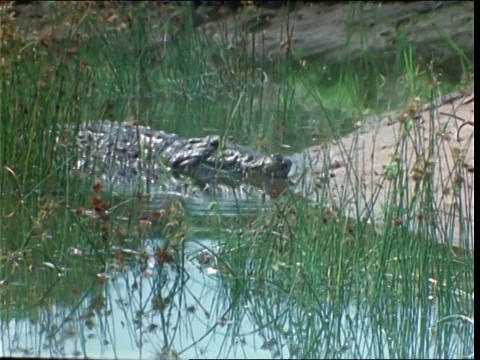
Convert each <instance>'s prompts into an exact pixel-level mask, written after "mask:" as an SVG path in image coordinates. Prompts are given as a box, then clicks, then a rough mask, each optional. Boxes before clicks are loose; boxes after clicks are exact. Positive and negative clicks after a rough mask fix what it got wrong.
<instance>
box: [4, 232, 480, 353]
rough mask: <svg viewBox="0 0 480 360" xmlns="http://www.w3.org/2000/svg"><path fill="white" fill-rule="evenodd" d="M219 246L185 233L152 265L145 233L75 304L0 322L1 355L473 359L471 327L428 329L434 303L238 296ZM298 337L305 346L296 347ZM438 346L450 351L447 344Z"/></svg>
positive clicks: (151, 242)
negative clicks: (173, 254) (122, 267)
mask: <svg viewBox="0 0 480 360" xmlns="http://www.w3.org/2000/svg"><path fill="white" fill-rule="evenodd" d="M220 244H221V242H220V239H215V238H202V239H194V240H188V241H186V242H185V248H184V254H185V256H184V257H183V258H182V259H181V260H180V261H176V262H173V263H166V264H164V265H163V266H159V265H158V263H157V262H156V260H155V256H154V255H153V254H154V253H155V251H156V249H157V248H158V247H161V246H163V245H164V241H163V240H162V239H160V238H159V239H148V240H146V241H145V242H144V245H143V249H142V250H145V252H146V253H147V254H148V256H146V257H143V258H142V260H141V261H133V262H131V267H130V268H129V270H128V271H126V272H123V271H119V269H117V268H111V269H110V271H108V273H107V274H105V276H106V278H107V279H108V281H106V285H105V286H104V287H96V286H93V287H92V288H91V289H87V290H85V292H84V293H83V294H82V296H81V297H80V298H79V301H78V304H76V305H75V306H71V307H67V306H61V305H59V304H53V305H52V306H50V307H47V308H38V309H32V310H33V312H32V314H30V315H26V314H25V315H24V316H17V317H16V318H13V319H10V320H5V319H4V320H3V321H2V323H1V331H2V340H1V343H0V346H1V349H0V353H1V354H2V356H13V357H42V358H43V357H45V358H48V357H81V358H86V357H91V358H108V359H113V358H119V359H152V358H156V359H176V358H181V359H187V358H297V357H299V358H301V357H304V356H306V357H319V356H320V357H336V358H370V357H392V356H393V357H398V356H399V354H401V351H399V350H398V349H401V348H404V349H405V350H404V351H405V353H406V354H410V355H411V356H428V357H430V358H438V357H444V356H446V357H451V358H455V357H468V356H470V357H473V325H472V324H470V323H468V322H465V321H460V320H461V319H459V318H457V319H453V321H451V323H452V330H451V334H450V335H451V338H452V339H453V341H451V339H447V340H446V339H443V338H441V334H439V333H437V332H436V331H435V328H436V324H437V323H438V321H439V318H438V311H439V306H440V304H439V303H438V302H437V301H432V302H431V303H430V305H429V306H428V307H426V308H415V307H411V308H406V307H399V308H397V309H394V310H393V313H392V312H391V311H390V310H385V309H386V308H388V304H384V305H382V303H379V304H376V305H375V306H374V308H376V311H377V312H378V316H377V315H375V313H372V307H371V304H369V303H368V299H365V301H361V299H359V300H358V301H355V302H353V301H352V302H351V303H349V304H344V306H342V308H341V309H336V308H335V306H333V305H332V304H330V303H329V302H328V301H325V302H322V303H319V304H318V307H316V308H312V309H305V308H303V307H302V306H300V305H299V304H296V303H294V302H292V301H289V299H288V297H287V296H285V294H284V293H279V292H278V288H276V287H275V286H272V287H271V288H268V287H267V288H264V290H263V292H260V293H253V292H251V291H250V292H249V293H248V294H247V295H245V294H244V295H243V296H242V297H240V298H238V297H237V295H236V294H235V291H233V289H231V288H229V287H228V285H227V284H228V282H226V281H223V280H222V277H225V276H227V275H228V274H223V273H222V270H220V269H221V267H219V266H218V263H217V262H216V261H215V254H216V252H217V251H218V250H219V246H220ZM227 277H228V276H227ZM252 281H256V280H255V279H254V278H253V277H252ZM432 291H433V289H432ZM461 296H464V294H463V295H461ZM384 307H385V309H384ZM33 314H34V315H33ZM388 314H389V315H388ZM406 315H408V316H406ZM382 317H383V320H380V319H381V318H382ZM425 321H426V322H427V323H426V324H425V323H424V322H425ZM382 322H383V325H382ZM408 322H413V326H414V327H417V330H416V331H415V332H414V333H411V332H410V333H409V332H405V331H402V327H404V326H405V324H406V323H408ZM312 324H314V325H312ZM425 329H428V330H427V331H426V332H425ZM402 333H403V334H405V333H406V334H410V335H411V337H410V339H407V341H406V343H404V342H405V341H404V340H406V339H402V338H398V334H402ZM466 333H467V334H469V336H467V337H465V334H466ZM306 339H310V340H309V341H310V346H314V347H313V348H310V349H306V348H303V346H305V344H306V343H307V344H308V343H309V341H306ZM446 344H449V345H450V346H451V348H450V349H445V348H444V345H446ZM452 344H453V345H452ZM465 349H470V350H469V351H468V352H465Z"/></svg>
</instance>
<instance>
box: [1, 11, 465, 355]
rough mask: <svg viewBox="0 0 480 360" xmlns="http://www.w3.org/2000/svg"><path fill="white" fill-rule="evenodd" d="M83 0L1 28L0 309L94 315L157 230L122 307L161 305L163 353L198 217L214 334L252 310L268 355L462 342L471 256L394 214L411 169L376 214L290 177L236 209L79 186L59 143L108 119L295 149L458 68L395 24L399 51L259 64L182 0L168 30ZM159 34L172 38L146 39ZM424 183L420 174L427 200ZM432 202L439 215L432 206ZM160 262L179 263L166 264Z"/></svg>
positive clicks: (453, 349)
mask: <svg viewBox="0 0 480 360" xmlns="http://www.w3.org/2000/svg"><path fill="white" fill-rule="evenodd" d="M89 6H90V5H88V6H87V5H85V6H82V5H79V4H77V5H76V6H75V7H74V8H72V9H71V11H72V13H73V15H72V19H71V22H70V24H71V25H70V26H69V27H68V28H67V30H68V31H67V32H66V33H65V36H64V37H63V38H62V40H59V41H56V40H55V39H54V38H51V39H48V38H47V39H44V40H43V41H36V42H35V41H34V42H26V41H25V40H24V39H22V38H18V37H15V36H12V37H11V38H8V37H4V38H3V39H2V49H1V50H2V66H1V68H0V71H1V75H0V117H1V121H0V164H1V168H0V193H1V196H2V199H1V204H0V238H1V253H0V258H1V263H2V265H1V266H2V267H1V271H0V274H1V276H0V277H1V279H2V281H3V285H4V290H3V291H2V293H1V295H0V297H1V301H2V319H5V320H10V319H11V318H17V319H23V318H24V317H27V316H28V317H29V318H30V319H34V320H35V312H36V311H37V316H38V313H39V312H40V310H45V309H49V308H50V306H53V305H61V306H65V307H66V308H69V309H71V310H69V311H70V312H67V315H68V316H67V315H65V317H66V318H68V321H67V320H65V321H63V320H62V321H63V322H62V321H60V322H59V323H56V324H55V326H56V327H57V328H56V329H55V330H54V333H55V336H56V335H58V333H59V332H62V331H63V330H64V329H66V325H67V324H68V323H69V322H70V320H71V319H73V318H75V319H77V321H79V322H80V321H85V319H86V317H85V316H83V315H82V311H85V312H87V313H88V314H89V316H90V317H88V316H87V318H88V319H90V318H92V317H94V316H95V315H94V314H100V313H101V311H100V310H99V308H104V307H105V309H108V307H109V305H108V302H109V301H107V302H106V303H102V304H100V305H99V304H98V303H94V304H93V305H91V306H86V307H85V308H84V306H85V305H84V303H85V301H86V300H87V299H90V298H91V299H96V298H97V297H98V298H100V297H101V296H100V295H99V294H100V293H101V292H102V289H104V288H105V283H110V281H111V280H110V279H109V276H110V275H111V274H112V273H124V272H126V273H128V272H129V271H131V269H132V268H135V266H138V268H139V269H141V271H144V270H145V269H146V268H148V267H146V266H143V265H144V264H145V263H146V262H147V260H146V259H147V258H148V257H149V255H148V254H146V252H145V251H143V250H142V249H143V246H144V245H145V243H147V242H148V241H151V240H152V239H156V238H161V239H162V244H161V246H158V248H157V249H156V252H155V256H154V257H155V258H156V260H157V266H158V268H157V269H156V270H155V271H153V274H154V275H153V276H152V278H153V280H152V282H153V283H154V285H152V292H151V293H148V294H145V296H146V297H148V299H149V301H146V302H142V301H140V300H142V299H140V300H138V299H137V300H138V304H137V303H136V302H134V304H133V305H131V309H130V310H131V312H132V313H133V312H134V311H136V310H138V313H136V314H137V315H138V318H136V321H140V319H141V314H142V313H141V312H142V311H145V309H146V308H147V307H148V306H152V307H153V308H154V309H153V310H152V312H154V313H155V314H161V315H159V316H160V317H161V324H162V328H163V333H162V336H161V340H162V341H163V342H164V343H165V349H164V350H165V351H166V352H168V351H167V350H172V349H171V348H169V345H170V346H172V344H173V339H172V338H174V337H175V334H177V331H180V330H177V329H172V328H170V327H168V326H167V325H169V321H168V319H167V318H168V316H169V315H168V314H171V313H172V312H174V309H175V306H178V308H181V307H182V306H183V307H185V304H184V303H183V302H184V296H185V294H184V292H183V291H188V286H187V285H188V284H189V282H188V281H189V279H188V277H189V275H188V272H187V271H186V270H185V269H186V267H187V266H186V262H187V259H186V256H185V253H184V251H185V243H186V242H188V241H187V240H188V239H192V238H193V240H192V242H195V241H196V240H195V235H198V234H199V232H198V229H201V231H202V232H207V233H208V234H209V235H210V236H212V234H213V235H216V238H217V240H218V243H219V245H220V246H219V248H216V247H213V246H212V247H211V248H208V249H207V250H209V251H210V252H211V253H213V254H214V258H215V259H216V261H217V264H216V267H217V268H218V270H219V273H220V280H221V281H220V283H219V285H218V286H219V290H218V289H217V290H218V294H217V293H216V294H217V295H216V297H215V299H216V302H214V304H215V309H214V305H212V304H208V306H207V305H205V304H203V303H202V296H200V295H195V296H197V300H196V301H197V302H196V305H197V307H200V308H202V307H203V310H204V312H205V313H210V314H216V315H218V317H221V316H223V317H224V318H225V321H227V320H234V322H233V324H234V325H232V326H228V327H227V330H226V334H227V336H225V337H224V340H223V341H224V342H225V343H224V345H223V347H224V348H228V347H230V346H232V347H233V344H237V345H238V343H237V340H238V338H239V336H240V335H242V332H243V331H244V330H242V329H243V328H242V326H241V324H242V323H243V322H246V321H247V320H248V321H249V322H250V323H251V324H254V327H255V330H254V331H253V332H254V334H255V336H258V338H259V339H261V340H262V342H263V346H262V347H264V348H265V349H267V350H268V351H270V352H271V354H272V356H278V357H287V356H291V357H295V356H297V357H305V358H307V357H308V358H314V357H317V358H325V357H368V356H375V357H383V356H385V357H386V356H389V357H454V356H459V355H462V356H468V355H470V351H471V350H472V349H473V326H472V324H471V323H468V322H464V321H462V319H463V318H464V317H465V318H467V319H471V318H472V317H473V297H470V295H471V294H472V293H473V281H472V280H473V256H472V255H471V254H470V253H468V252H455V251H451V249H444V248H441V247H438V246H437V245H436V244H435V242H434V241H431V240H434V239H432V238H434V237H435V233H434V232H433V231H432V229H431V228H430V227H428V226H426V225H424V224H420V223H416V222H415V223H414V224H406V225H405V226H395V225H394V224H395V221H394V220H395V219H396V218H413V219H415V216H411V215H412V211H413V209H412V208H410V207H409V203H408V202H407V201H405V199H404V198H403V197H402V192H401V191H402V190H401V189H403V188H404V187H405V185H406V184H405V183H404V179H405V178H404V176H405V174H402V173H401V172H400V173H397V177H396V178H395V179H394V181H392V182H391V183H390V186H392V191H391V194H392V198H391V199H390V200H391V201H390V202H389V205H390V206H389V207H387V208H386V209H385V216H386V222H385V224H384V225H385V226H380V227H378V226H377V227H373V226H370V225H369V224H367V223H365V222H364V221H361V219H360V218H357V219H353V220H352V219H350V218H348V217H346V216H344V215H345V214H344V213H342V212H341V211H340V212H337V210H336V209H334V208H331V207H329V206H328V201H327V200H328V199H329V197H328V194H327V193H322V194H321V196H320V197H319V201H318V202H317V203H312V202H311V201H308V200H307V199H303V198H299V197H297V196H295V195H292V194H285V195H284V196H282V197H280V199H278V200H276V201H274V202H272V205H271V208H269V210H268V211H265V209H264V208H261V209H259V210H258V211H256V212H254V213H253V214H247V215H246V216H242V217H240V216H239V217H236V218H234V219H232V218H227V217H223V216H222V214H221V213H217V214H215V216H208V217H198V216H193V215H192V214H189V212H188V210H186V209H185V205H184V204H183V203H182V202H177V201H171V202H170V201H168V200H166V202H165V203H164V204H155V203H154V204H153V206H152V203H150V202H149V201H148V199H146V198H144V197H142V196H141V195H139V196H137V197H121V196H120V197H117V196H114V195H112V194H108V193H103V192H101V189H100V188H98V187H97V188H91V187H90V186H89V185H91V183H92V182H91V181H90V182H89V181H84V180H82V179H76V178H72V177H71V176H70V171H69V169H70V167H71V165H72V163H73V162H75V161H76V156H75V153H74V152H70V151H69V150H70V149H69V148H66V147H61V146H60V147H59V145H58V143H57V138H58V137H59V136H61V135H62V134H63V133H62V127H61V126H62V125H63V124H68V123H81V122H84V121H88V120H95V119H112V120H118V121H130V122H138V123H140V124H144V125H150V126H152V127H154V128H157V129H163V130H166V131H169V132H176V133H179V134H181V135H184V136H200V135H206V134H212V133H216V134H220V135H223V136H227V135H232V136H233V137H234V138H235V139H236V140H237V141H238V142H241V143H243V144H246V145H248V146H250V147H252V148H255V149H257V150H262V151H265V152H278V151H285V150H284V147H286V146H287V145H288V147H290V150H289V151H291V152H293V151H296V150H299V149H301V148H303V147H304V146H307V145H311V144H317V143H320V142H324V141H328V140H330V139H332V138H334V137H336V136H339V135H343V134H346V133H348V132H350V131H352V130H353V128H354V125H355V123H356V122H357V121H358V120H359V119H361V118H363V117H365V116H367V115H369V114H373V113H377V112H381V111H383V110H387V109H391V108H400V107H402V106H403V105H404V104H405V103H406V102H407V100H408V99H412V98H415V97H420V98H421V99H423V100H428V99H430V98H434V97H435V95H436V94H437V93H446V92H449V91H451V90H452V89H453V88H454V87H455V86H457V85H456V84H449V83H441V84H440V85H438V83H439V82H441V81H439V80H441V79H439V76H440V75H439V73H438V71H437V69H436V68H435V67H434V66H433V65H432V64H424V63H422V62H421V60H419V59H417V58H416V57H415V53H414V51H413V50H412V49H411V48H410V46H409V44H407V43H405V42H402V41H398V44H399V46H398V50H397V53H396V55H395V61H394V66H389V65H390V64H391V59H382V58H380V59H379V58H377V57H375V58H373V57H372V56H371V55H370V54H369V53H368V51H365V52H364V54H363V57H362V61H361V62H360V63H359V64H358V63H352V62H349V61H345V62H343V63H337V64H324V63H321V62H320V61H318V60H316V59H305V61H303V62H301V63H294V62H293V61H288V60H286V61H279V62H278V63H274V64H269V63H268V62H267V61H266V60H265V58H261V60H260V62H256V61H255V59H253V58H252V56H251V54H250V52H248V51H246V49H244V48H241V47H240V48H235V49H232V48H231V47H229V44H228V42H227V40H226V39H223V38H222V37H221V36H218V37H212V38H209V37H205V36H202V34H201V33H200V32H198V31H197V30H196V28H195V26H194V19H193V15H192V12H191V9H190V8H189V7H185V8H182V7H179V12H180V13H181V16H180V22H181V23H182V24H183V26H182V27H181V29H180V30H178V31H177V32H176V34H175V36H170V35H169V34H171V30H172V28H173V27H175V20H173V17H171V18H169V20H167V21H165V22H160V23H156V22H154V21H152V19H151V14H150V12H149V8H148V4H146V3H143V4H139V5H136V6H132V7H128V6H125V7H121V6H120V7H118V8H117V9H116V13H115V14H116V15H117V16H118V18H117V20H114V21H113V23H109V22H105V21H102V20H101V19H100V18H99V17H98V14H97V13H96V12H95V8H93V7H89ZM50 9H51V14H50V15H51V16H52V17H57V18H56V21H54V22H52V24H55V25H52V26H58V30H57V33H59V32H60V31H65V29H64V28H63V27H62V26H61V25H57V24H59V23H61V21H60V20H61V19H58V17H59V16H63V14H64V13H63V12H61V11H60V10H58V9H57V8H56V7H55V6H54V5H52V6H51V7H50ZM57 10H58V11H59V13H58V14H57V13H56V11H57ZM285 16H286V27H285V32H287V33H288V32H289V31H291V28H289V26H288V21H287V20H288V14H285ZM146 19H147V20H148V19H150V20H148V21H147V20H146ZM5 24H6V23H3V25H2V26H6V25H5ZM158 33H161V34H163V35H168V36H165V38H166V39H168V41H167V42H166V43H165V44H163V45H161V46H151V45H150V40H151V39H152V38H153V37H154V36H155V35H158ZM398 37H399V40H401V39H402V34H398ZM452 48H455V46H454V43H452ZM365 50H367V49H365ZM459 53H460V56H461V58H462V59H463V64H464V66H465V69H468V71H471V68H472V65H471V64H470V63H469V59H467V58H465V56H463V55H461V50H460V49H459ZM432 83H435V86H431V85H432ZM282 149H283V150H282ZM431 194H432V192H431V189H430V188H429V184H428V182H425V187H424V188H423V189H422V195H421V196H423V197H424V201H425V202H426V203H428V198H429V196H431ZM359 196H360V195H359ZM155 206H158V207H159V208H156V207H155ZM340 209H342V204H340ZM214 210H215V207H214V206H212V209H211V211H210V212H209V213H210V214H212V213H215V211H214ZM428 210H429V211H431V213H430V214H429V215H430V216H435V213H434V211H435V209H433V208H431V209H428ZM392 224H393V225H392ZM412 228H415V229H417V230H416V232H414V233H413V234H412V231H411V229H412ZM142 264H143V265H142ZM172 264H173V265H172ZM142 266H143V267H142ZM167 266H172V268H174V269H176V270H175V271H177V273H176V274H177V275H178V277H177V275H176V276H173V275H172V274H171V273H170V272H167V271H164V270H163V269H164V267H167ZM137 275H138V274H137ZM155 276H157V277H155ZM140 278H141V276H137V277H136V279H137V280H138V279H140ZM172 279H174V280H172ZM112 283H113V282H112ZM138 283H141V280H138ZM138 283H137V285H138ZM186 284H187V285H186ZM170 285H171V287H169V286H170ZM134 288H135V287H134V286H133V285H132V289H134ZM185 289H187V290H185ZM210 290H212V289H210ZM212 291H213V290H212ZM142 294H143V293H142ZM166 294H168V295H166ZM102 296H103V295H102ZM139 296H140V295H139ZM142 296H143V295H142ZM143 300H144V299H143ZM92 301H93V300H92ZM145 304H148V305H145ZM137 305H138V307H137ZM220 308H222V309H223V308H225V309H226V310H225V311H224V312H223V313H221V311H220V310H218V309H220ZM96 311H97V312H96ZM107 312H108V311H107ZM169 312H170V313H169ZM83 314H84V313H83ZM74 315H75V316H78V317H75V316H74ZM82 316H83V317H82ZM152 316H153V315H152ZM212 316H213V315H212ZM172 318H173V316H172ZM222 319H223V318H222ZM435 319H436V320H435ZM37 320H38V319H37ZM209 320H211V319H209ZM52 321H54V320H52ZM218 327H219V325H218V324H214V325H211V328H210V330H209V331H210V332H214V330H215V329H217V328H218ZM132 328H134V326H133V325H132ZM132 332H133V330H132ZM210 332H209V333H210ZM55 336H53V337H55ZM237 345H235V346H237ZM192 346H193V345H192ZM185 347H187V346H185ZM173 350H175V349H173ZM176 350H179V352H180V356H182V353H181V351H180V349H176ZM218 356H222V355H221V354H219V355H218Z"/></svg>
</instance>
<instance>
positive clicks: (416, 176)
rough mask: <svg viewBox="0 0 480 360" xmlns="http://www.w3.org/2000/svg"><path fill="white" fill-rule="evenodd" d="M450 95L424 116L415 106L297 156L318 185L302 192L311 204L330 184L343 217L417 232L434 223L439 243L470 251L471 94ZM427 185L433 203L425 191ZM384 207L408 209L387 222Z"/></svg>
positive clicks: (307, 186) (332, 198)
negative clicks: (423, 226)
mask: <svg viewBox="0 0 480 360" xmlns="http://www.w3.org/2000/svg"><path fill="white" fill-rule="evenodd" d="M453 95H455V96H451V97H450V98H449V99H447V100H446V101H444V103H443V105H441V106H438V107H433V108H432V109H429V110H426V111H422V112H420V113H417V112H416V111H415V110H416V109H418V107H417V106H418V105H417V104H411V106H409V107H407V108H406V109H403V110H402V111H399V112H390V113H386V114H384V115H383V116H377V117H375V118H372V120H373V121H368V122H367V123H365V124H363V126H362V127H361V128H360V129H358V131H356V132H354V133H352V134H350V135H349V136H346V137H344V138H341V139H340V140H338V141H336V142H333V143H330V144H326V145H322V146H314V147H311V148H309V149H307V150H305V151H303V152H301V153H299V154H296V155H295V156H294V157H295V158H296V160H295V162H297V163H304V164H311V166H307V174H306V175H307V177H306V179H308V178H311V177H314V178H316V179H317V180H318V181H317V182H316V184H315V185H312V182H311V181H310V182H308V181H307V182H304V183H302V182H300V183H299V184H298V187H299V189H298V190H299V191H300V192H301V193H303V194H304V195H307V196H310V197H314V196H315V195H317V194H321V193H322V192H321V189H322V188H323V189H324V190H325V184H328V190H327V193H328V194H329V195H328V198H329V200H330V202H331V204H332V205H333V206H334V207H339V204H342V209H343V210H344V209H345V207H344V206H345V204H346V203H347V204H349V206H350V208H349V209H348V210H347V213H349V214H350V216H352V217H354V218H357V215H359V216H360V218H364V219H373V220H374V221H375V222H380V223H384V222H385V221H391V222H393V223H394V224H395V225H396V226H403V225H404V224H407V223H409V224H411V225H412V226H413V227H414V228H419V227H420V225H421V224H420V223H421V222H429V223H430V224H434V225H435V236H436V237H437V239H438V242H439V243H448V244H452V245H453V246H457V247H463V248H469V249H472V250H473V248H474V94H473V91H471V92H465V93H462V94H460V93H458V94H453ZM429 179H431V181H430V180H429ZM394 183H396V184H398V187H397V188H396V189H397V190H396V192H394V191H393V190H392V189H394V188H395V187H394V186H393V185H394ZM429 186H432V187H433V194H434V197H433V199H431V198H429V197H428V195H426V194H428V193H432V192H431V191H423V190H426V189H427V187H429ZM392 199H393V202H392ZM355 204H360V205H361V206H360V207H359V208H356V206H355ZM385 204H390V205H392V204H396V205H398V206H401V207H402V208H409V209H411V210H410V211H409V213H408V214H405V213H404V212H403V213H402V212H399V213H397V214H395V213H394V214H393V216H392V217H391V218H388V219H386V218H385V212H384V210H385ZM426 214H435V215H434V216H428V215H426ZM460 214H461V215H460ZM460 218H462V219H465V221H463V222H462V223H460ZM414 228H412V229H410V230H414V231H415V230H416V229H414Z"/></svg>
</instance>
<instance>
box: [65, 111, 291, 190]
mask: <svg viewBox="0 0 480 360" xmlns="http://www.w3.org/2000/svg"><path fill="white" fill-rule="evenodd" d="M61 134H62V136H61V138H60V139H62V142H63V143H65V142H66V141H65V140H66V138H68V137H69V136H70V135H72V134H73V135H74V136H75V139H76V141H75V143H76V144H75V146H76V147H77V149H76V152H77V154H78V157H77V159H78V160H77V161H76V163H75V164H74V166H73V168H72V169H71V172H72V175H74V176H82V175H86V176H89V177H94V178H95V179H97V180H98V181H99V182H100V183H101V184H102V185H103V186H104V187H109V188H110V189H113V190H114V191H116V192H132V191H135V190H142V191H146V192H148V193H159V192H165V193H182V194H185V192H187V193H189V194H191V193H192V192H203V193H219V192H221V193H222V196H224V195H225V193H232V191H235V190H241V193H249V194H253V193H255V194H260V193H262V192H265V193H266V194H268V195H270V196H271V197H275V196H277V195H278V194H279V193H280V192H281V191H283V189H284V188H285V187H286V186H287V185H288V184H289V181H288V174H289V171H290V168H291V166H292V163H291V161H290V160H289V159H288V158H287V157H285V156H283V155H280V154H274V155H267V154H263V153H260V152H256V151H255V150H252V149H250V148H248V147H246V146H242V145H240V144H237V143H235V142H234V141H233V140H232V139H231V138H228V139H225V140H223V139H222V138H221V137H220V136H205V137H198V138H197V137H194V138H185V137H181V136H179V135H176V134H170V133H166V132H164V131H161V130H154V129H152V128H150V127H148V126H141V125H133V124H128V123H123V122H115V121H109V120H102V121H89V122H86V123H82V124H80V125H72V124H70V125H66V127H64V129H63V131H62V132H61ZM239 193H240V191H237V195H238V194H239Z"/></svg>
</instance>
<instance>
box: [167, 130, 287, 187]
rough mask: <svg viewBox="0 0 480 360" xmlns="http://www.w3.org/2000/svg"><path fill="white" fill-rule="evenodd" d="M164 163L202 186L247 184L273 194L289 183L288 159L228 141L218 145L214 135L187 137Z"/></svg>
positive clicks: (218, 141)
mask: <svg viewBox="0 0 480 360" xmlns="http://www.w3.org/2000/svg"><path fill="white" fill-rule="evenodd" d="M168 162H169V166H170V168H171V169H172V173H173V174H174V175H176V176H178V175H187V176H188V177H190V178H192V179H194V181H195V182H197V183H198V184H200V185H202V186H203V185H206V184H209V183H212V182H214V183H217V184H226V185H228V186H232V187H235V186H238V185H240V184H249V185H253V186H255V187H257V188H260V189H262V190H264V191H265V192H267V193H268V194H269V195H270V196H271V197H276V196H278V195H279V194H280V193H281V192H282V191H283V190H284V189H285V188H286V187H288V186H289V185H290V182H289V179H288V173H289V171H290V168H291V166H292V162H291V161H290V160H289V159H287V158H286V157H284V156H282V155H279V154H275V155H267V154H262V153H259V152H256V151H254V150H252V149H249V148H247V147H245V146H241V145H238V144H235V143H233V142H230V141H228V142H226V143H225V144H224V145H223V146H222V145H221V139H220V137H218V136H207V137H204V138H192V139H189V140H188V142H187V143H185V145H184V147H183V149H182V150H180V151H178V149H177V151H176V152H175V153H174V154H173V155H172V156H171V157H170V158H169V159H168Z"/></svg>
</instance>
